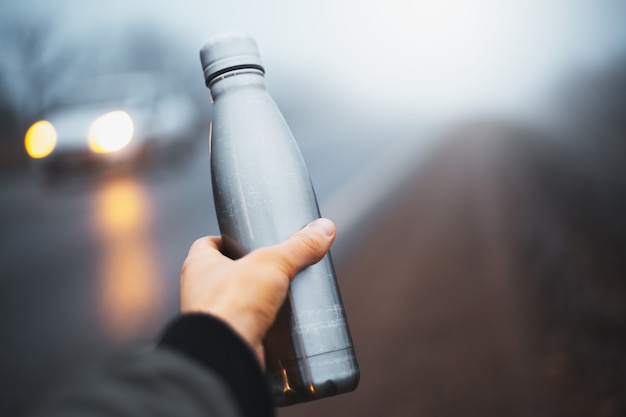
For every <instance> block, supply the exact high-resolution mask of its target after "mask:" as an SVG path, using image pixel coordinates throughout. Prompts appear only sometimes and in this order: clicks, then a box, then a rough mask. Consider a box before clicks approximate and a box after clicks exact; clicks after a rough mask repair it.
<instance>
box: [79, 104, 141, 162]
mask: <svg viewBox="0 0 626 417" xmlns="http://www.w3.org/2000/svg"><path fill="white" fill-rule="evenodd" d="M134 129H135V127H134V125H133V120H132V119H131V118H130V116H129V115H128V113H126V112H125V111H120V110H118V111H112V112H110V113H106V114H103V115H102V116H100V117H98V118H97V119H96V120H94V121H93V123H92V124H91V126H90V127H89V148H90V149H91V150H92V151H93V152H96V153H108V152H115V151H119V150H120V149H122V148H124V147H125V146H126V145H128V143H129V142H130V140H131V138H132V137H133V132H134Z"/></svg>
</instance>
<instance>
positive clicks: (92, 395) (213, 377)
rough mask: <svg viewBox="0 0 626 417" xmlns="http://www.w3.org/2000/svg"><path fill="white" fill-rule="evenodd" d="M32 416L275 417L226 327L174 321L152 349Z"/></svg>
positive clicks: (118, 360)
mask: <svg viewBox="0 0 626 417" xmlns="http://www.w3.org/2000/svg"><path fill="white" fill-rule="evenodd" d="M32 415H33V416H37V417H39V416H48V417H56V416H59V417H60V416H63V417H78V416H81V417H105V416H125V417H135V416H137V417H139V416H156V417H166V416H177V417H178V416H189V417H212V416H229V417H230V416H232V417H237V416H242V417H248V416H273V415H274V410H273V407H272V403H271V397H270V395H269V388H268V387H267V384H266V382H265V378H264V376H263V372H262V370H261V368H260V366H259V364H258V362H257V360H256V357H255V356H254V354H253V352H252V350H251V349H250V348H249V347H248V346H247V345H246V344H245V343H244V342H243V340H242V339H241V338H239V336H238V335H237V334H235V333H234V331H233V330H231V329H230V327H229V326H227V325H226V324H225V323H223V322H221V321H219V320H218V319H215V318H213V317H211V316H208V315H201V314H193V315H184V316H180V317H179V318H177V319H176V320H174V321H173V322H172V323H171V324H170V325H169V326H168V328H167V329H166V330H165V332H164V334H163V336H162V338H161V340H160V341H159V343H158V345H157V346H156V347H151V348H146V349H142V350H139V351H133V352H125V353H123V354H120V355H117V356H116V357H114V358H111V359H110V360H108V361H107V362H105V363H104V364H103V365H102V366H100V367H99V368H98V369H96V370H95V371H94V372H91V373H89V374H87V375H85V376H84V377H82V378H81V379H79V380H77V381H75V382H74V384H71V385H68V386H66V387H64V388H62V389H60V390H58V391H56V392H54V393H53V394H52V395H50V396H49V397H48V399H47V400H46V401H44V402H43V403H42V404H41V406H40V407H39V408H38V409H36V410H35V411H34V413H33V414H32Z"/></svg>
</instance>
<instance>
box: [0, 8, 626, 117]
mask: <svg viewBox="0 0 626 417" xmlns="http://www.w3.org/2000/svg"><path fill="white" fill-rule="evenodd" d="M16 3H17V2H16ZM59 5H60V6H59ZM0 7H3V8H6V10H7V11H8V10H10V9H9V7H11V6H9V5H3V6H0ZM14 7H16V9H15V10H16V11H15V13H17V14H18V15H22V16H24V15H26V14H27V13H44V14H60V15H61V16H63V21H64V22H67V24H64V25H63V27H60V28H59V33H60V35H59V38H60V39H62V38H63V36H89V34H90V32H92V31H94V30H97V28H98V27H99V26H100V25H109V26H110V25H113V26H114V25H120V26H123V25H127V24H135V23H136V22H139V21H153V22H157V24H158V26H160V27H163V28H164V29H166V30H168V31H169V32H171V33H176V34H179V35H180V39H181V48H182V49H186V50H188V51H189V54H190V55H194V56H197V51H198V50H199V49H200V47H201V46H202V43H203V41H204V39H206V38H208V37H209V36H210V35H212V34H214V33H216V32H220V31H226V30H240V31H244V32H247V33H249V34H251V35H253V36H254V37H255V38H256V39H257V42H258V44H259V47H260V49H261V53H262V57H263V61H264V63H265V66H266V69H267V70H268V74H271V73H274V74H283V73H290V74H296V75H297V74H305V75H306V77H308V78H313V79H315V78H318V77H319V78H322V79H324V80H325V82H324V85H327V86H333V89H334V90H335V91H334V93H335V94H336V93H337V92H339V93H340V94H343V95H350V96H354V97H358V98H359V100H376V102H377V103H378V104H379V105H384V106H398V107H400V108H401V107H404V106H413V107H416V108H427V109H430V110H432V111H435V110H437V109H443V110H448V109H453V108H466V107H472V106H478V107H480V106H484V107H489V106H498V105H507V103H509V104H510V103H522V102H529V101H532V100H538V99H539V97H540V96H541V94H543V93H545V92H546V91H548V90H549V88H550V87H551V86H553V85H554V84H555V83H557V82H559V80H560V79H562V78H563V77H564V76H566V75H568V74H571V73H574V72H576V71H590V70H594V69H601V68H602V66H604V65H607V64H608V63H609V62H610V61H611V59H613V58H615V56H617V55H618V54H619V53H620V52H621V53H622V54H624V53H625V52H626V23H625V22H626V1H611V0H600V1H592V0H551V1H546V0H516V1H502V0H471V1H463V0H437V1H434V0H428V1H409V0H386V1H373V0H361V1H357V0H343V1H342V0H332V1H331V0H318V1H315V2H304V1H289V0H271V1H255V0H228V1H219V2H218V1H201V0H179V1H176V2H160V3H155V2H154V1H148V0H134V1H127V0H108V1H106V2H93V1H79V0H65V1H64V2H62V1H55V2H47V1H44V0H24V1H22V2H20V3H19V4H18V5H16V6H14ZM198 65H199V64H198ZM329 93H330V94H331V95H332V94H333V92H329Z"/></svg>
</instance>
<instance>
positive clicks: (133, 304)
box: [92, 178, 164, 342]
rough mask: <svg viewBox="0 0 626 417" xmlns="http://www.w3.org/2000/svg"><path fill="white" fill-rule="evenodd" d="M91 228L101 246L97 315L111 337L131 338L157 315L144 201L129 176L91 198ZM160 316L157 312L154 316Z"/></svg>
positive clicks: (159, 302)
mask: <svg viewBox="0 0 626 417" xmlns="http://www.w3.org/2000/svg"><path fill="white" fill-rule="evenodd" d="M93 200H94V205H93V213H92V222H93V223H92V226H93V228H94V229H95V235H96V238H97V239H98V240H99V242H100V244H101V245H102V246H101V250H100V257H99V259H98V265H97V283H98V285H97V286H98V288H99V289H98V290H97V293H98V312H99V314H100V317H101V318H102V322H103V327H104V329H105V331H106V332H107V334H108V335H109V336H110V337H111V339H113V340H115V341H119V342H125V341H129V340H132V339H133V337H134V335H136V334H137V333H139V332H140V330H141V329H142V328H145V326H146V324H147V323H148V322H149V319H150V317H154V316H160V315H162V314H163V312H162V311H161V310H162V307H163V305H164V303H163V297H164V294H163V288H162V285H161V283H160V282H159V281H158V280H157V279H156V278H157V277H158V274H157V270H156V269H157V268H156V265H157V259H158V256H157V252H156V250H155V248H154V245H153V244H152V239H151V236H150V230H151V226H152V224H151V223H152V221H153V217H152V213H151V210H150V202H149V201H148V197H147V195H146V193H145V191H144V190H143V189H142V187H141V185H140V184H139V183H138V182H137V180H136V179H133V178H117V179H114V180H113V181H110V182H107V183H104V184H102V185H101V186H100V187H99V188H98V189H97V192H96V194H95V195H94V196H93ZM159 313H160V314H159Z"/></svg>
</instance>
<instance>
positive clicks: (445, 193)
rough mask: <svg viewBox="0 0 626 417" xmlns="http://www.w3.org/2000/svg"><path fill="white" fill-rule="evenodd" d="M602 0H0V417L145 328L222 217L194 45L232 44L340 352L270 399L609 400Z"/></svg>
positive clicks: (613, 77)
mask: <svg viewBox="0 0 626 417" xmlns="http://www.w3.org/2000/svg"><path fill="white" fill-rule="evenodd" d="M625 19H626V2H624V1H619V0H601V1H590V0H574V1H572V0H570V1H565V0H554V1H550V2H545V1H543V2H542V1H538V0H531V1H509V2H501V1H495V0H475V1H471V2H470V1H462V0H447V1H437V2H435V1H430V0H423V1H413V2H411V1H400V0H388V1H386V2H377V1H369V0H367V1H359V2H357V1H352V0H340V1H332V2H331V1H327V0H320V1H317V2H315V3H303V2H288V1H284V0H272V1H266V2H254V1H250V0H236V1H229V2H206V1H197V0H182V1H179V2H176V3H175V4H174V3H172V4H159V5H155V3H154V2H147V1H144V0H136V1H133V2H124V1H121V0H110V1H107V2H106V3H100V2H84V1H83V2H79V1H76V0H63V1H56V2H43V1H41V0H22V1H20V2H3V3H2V4H1V5H0V225H1V230H2V233H1V235H0V266H1V267H2V272H1V274H0V276H1V278H0V301H1V303H2V307H3V308H2V311H3V314H2V316H1V317H0V334H1V335H2V336H1V337H2V352H3V355H2V357H1V358H0V414H2V415H22V414H24V413H25V412H26V411H27V410H29V409H30V408H31V407H33V406H34V405H36V404H37V403H38V402H39V401H40V399H41V397H42V396H43V395H44V394H45V393H46V392H47V391H49V390H50V389H51V388H52V387H54V386H57V385H59V384H61V383H63V382H64V381H67V380H68V379H70V378H71V377H72V376H73V375H76V374H77V373H80V372H83V371H84V370H85V369H88V368H89V367H91V366H94V364H97V363H99V362H100V361H102V360H103V359H104V358H106V357H107V356H109V355H111V354H113V353H114V352H116V351H118V350H120V349H124V348H127V347H129V346H134V345H136V344H140V343H145V342H150V341H152V340H154V338H155V337H156V335H158V333H159V331H160V329H161V328H162V326H163V325H164V323H166V322H167V321H168V320H169V319H171V318H172V317H173V316H174V315H175V314H176V313H177V311H178V279H179V271H180V266H181V265H182V261H183V260H184V257H185V256H186V253H187V250H188V247H189V245H190V244H191V243H192V242H193V240H195V239H196V238H198V237H200V236H202V235H205V234H218V233H219V230H218V228H217V222H216V219H215V213H214V209H213V203H212V199H211V187H210V171H209V155H208V146H207V137H208V124H209V121H210V117H211V107H210V95H209V93H208V90H207V89H206V88H205V86H204V82H203V77H202V71H201V67H200V62H199V56H198V52H199V49H200V47H201V46H202V44H203V41H204V40H205V39H206V38H208V37H209V36H210V35H212V34H214V33H217V32H221V31H225V30H240V31H244V32H247V33H249V34H251V35H253V36H254V37H255V38H256V39H257V42H258V44H259V48H260V50H261V54H262V59H263V62H264V65H265V68H266V72H267V74H266V79H267V85H268V89H269V90H270V93H271V94H272V95H273V97H274V98H275V100H276V102H277V103H278V105H279V107H280V108H281V110H282V111H283V114H284V115H285V118H286V119H287V121H288V123H289V124H290V126H291V128H292V130H293V132H294V135H295V137H296V139H297V141H298V143H299V145H300V148H301V150H302V153H303V155H304V157H305V160H306V161H307V164H308V166H309V170H310V174H311V177H312V180H313V183H314V185H315V187H316V191H317V195H318V198H319V200H320V208H321V211H322V214H323V215H325V216H327V217H330V218H332V219H333V220H334V221H335V222H336V224H337V226H338V231H339V234H338V236H339V237H338V239H337V242H336V244H335V246H334V249H333V251H334V252H333V254H334V257H335V263H336V266H337V272H338V277H339V281H340V287H341V289H342V294H343V296H344V301H345V304H346V310H347V313H348V318H349V321H350V324H351V328H352V332H353V338H354V341H355V346H356V349H357V355H358V357H359V360H360V364H361V371H362V377H361V385H360V387H359V388H357V390H356V391H355V392H354V393H351V394H347V395H342V396H339V397H336V398H332V399H326V400H323V401H316V402H312V403H309V404H303V405H297V406H293V407H289V408H285V409H281V410H280V411H279V413H278V414H279V415H280V416H292V415H293V416H295V415H299V416H308V415H311V416H313V415H326V416H333V415H361V416H382V415H385V416H416V415H423V416H428V415H439V416H447V415H458V414H459V413H463V414H464V415H469V416H473V415H476V416H478V415H501V416H509V415H510V416H518V415H519V416H522V415H524V416H525V415H531V414H532V415H546V416H552V415H572V416H574V415H594V416H613V415H615V416H617V415H624V413H626V405H625V402H624V401H625V398H626V358H625V357H624V352H626V284H625V283H624V279H625V278H626V256H625V255H624V254H625V251H626V168H625V166H626V164H624V158H625V157H626V134H625V132H626V21H625Z"/></svg>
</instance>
